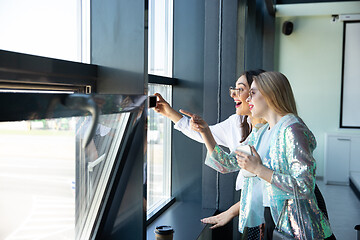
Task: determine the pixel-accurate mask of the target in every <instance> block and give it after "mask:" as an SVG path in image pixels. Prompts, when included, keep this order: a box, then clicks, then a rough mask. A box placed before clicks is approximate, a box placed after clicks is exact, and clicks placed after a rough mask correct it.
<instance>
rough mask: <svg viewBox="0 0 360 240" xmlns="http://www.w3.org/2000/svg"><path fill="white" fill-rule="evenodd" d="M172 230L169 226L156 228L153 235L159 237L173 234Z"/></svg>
mask: <svg viewBox="0 0 360 240" xmlns="http://www.w3.org/2000/svg"><path fill="white" fill-rule="evenodd" d="M173 232H174V229H172V227H171V226H165V225H163V226H157V227H156V228H155V233H157V234H160V235H165V234H169V233H173Z"/></svg>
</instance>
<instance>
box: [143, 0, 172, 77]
mask: <svg viewBox="0 0 360 240" xmlns="http://www.w3.org/2000/svg"><path fill="white" fill-rule="evenodd" d="M148 21H149V24H148V25H149V39H148V45H149V61H148V63H149V64H148V66H149V74H153V75H160V76H164V77H172V62H173V61H172V58H173V54H172V53H173V44H172V43H173V1H172V0H149V20H148Z"/></svg>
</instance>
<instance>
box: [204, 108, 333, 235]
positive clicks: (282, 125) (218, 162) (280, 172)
mask: <svg viewBox="0 0 360 240" xmlns="http://www.w3.org/2000/svg"><path fill="white" fill-rule="evenodd" d="M268 127H269V126H268V124H265V125H264V126H263V127H262V128H261V129H260V130H259V131H257V132H253V133H251V134H250V136H249V145H253V146H255V148H256V149H258V148H259V144H261V137H262V135H263V133H264V132H265V130H266V129H267V128H268ZM273 131H274V133H273V136H272V138H271V140H270V147H269V151H268V153H267V154H266V157H264V158H263V159H262V161H263V164H264V165H265V166H266V167H268V168H270V169H272V170H273V171H274V173H273V176H272V180H271V183H268V182H265V184H264V186H265V188H266V190H267V192H268V195H269V197H270V210H271V215H272V217H273V220H274V222H275V223H277V222H278V220H279V215H280V213H281V211H282V209H283V207H284V206H285V207H284V214H283V216H282V217H281V219H280V221H279V227H280V229H281V230H282V231H284V232H286V233H288V234H290V235H292V236H294V237H295V238H296V239H300V235H301V232H300V229H304V232H305V234H306V236H307V239H325V238H327V237H330V236H331V234H332V231H331V228H330V224H329V221H328V220H327V218H326V217H325V215H324V214H323V213H322V212H321V211H320V209H319V208H318V206H317V202H316V198H315V194H314V188H315V170H316V161H315V159H314V158H313V151H314V149H315V147H316V140H315V137H314V135H313V134H312V132H311V131H310V130H309V129H308V128H307V126H306V125H305V123H304V122H303V121H302V120H301V119H300V118H299V117H296V116H295V115H293V114H288V115H286V116H284V117H282V118H281V119H280V121H279V122H278V123H277V124H276V125H275V126H274V129H273ZM206 164H207V165H209V166H212V167H213V168H219V169H227V168H230V169H235V168H239V167H238V166H237V162H236V158H234V155H232V154H230V155H224V151H222V149H221V148H220V147H218V146H216V147H215V150H214V151H213V153H212V154H211V156H210V155H208V157H207V159H206ZM257 181H259V180H258V178H257V177H252V178H247V179H246V181H245V184H244V188H243V191H242V194H241V199H240V212H239V231H240V232H242V230H243V229H244V227H245V226H247V221H248V217H249V216H250V215H251V212H254V211H256V212H257V211H263V208H261V209H260V210H258V209H254V206H253V200H252V197H253V193H252V189H253V185H254V183H255V182H257ZM295 184H296V186H297V187H296V189H297V192H298V198H299V204H300V208H299V209H297V207H296V204H295V201H294V186H295ZM298 210H300V214H299V211H298ZM298 217H301V218H302V219H303V223H304V228H301V227H300V226H299V225H298V224H299V221H298Z"/></svg>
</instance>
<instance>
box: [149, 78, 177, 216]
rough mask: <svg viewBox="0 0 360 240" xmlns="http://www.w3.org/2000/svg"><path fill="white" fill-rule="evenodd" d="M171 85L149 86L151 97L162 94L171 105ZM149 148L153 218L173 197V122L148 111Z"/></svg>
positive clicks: (150, 210) (150, 204) (150, 195)
mask: <svg viewBox="0 0 360 240" xmlns="http://www.w3.org/2000/svg"><path fill="white" fill-rule="evenodd" d="M171 91H172V88H171V86H169V85H160V84H149V95H153V94H154V93H160V94H161V95H162V96H163V97H164V98H165V99H166V100H167V101H168V102H170V103H171ZM148 116H149V118H148V132H147V140H148V148H147V166H148V167H147V179H148V181H147V215H148V218H149V217H151V216H152V215H153V214H154V213H155V212H156V210H157V209H158V207H159V206H161V205H162V204H164V202H166V201H167V200H169V198H170V197H171V192H170V190H171V181H170V179H171V122H170V120H169V119H168V118H165V117H163V116H162V115H161V114H158V113H156V112H155V111H154V110H153V109H149V110H148Z"/></svg>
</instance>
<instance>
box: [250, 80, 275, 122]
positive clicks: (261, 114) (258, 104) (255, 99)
mask: <svg viewBox="0 0 360 240" xmlns="http://www.w3.org/2000/svg"><path fill="white" fill-rule="evenodd" d="M246 101H247V102H248V104H249V109H250V111H251V114H252V116H253V117H254V118H264V119H266V117H267V113H268V112H269V111H270V107H269V105H268V103H267V102H266V99H265V97H264V96H263V95H262V94H261V92H260V91H259V89H258V87H257V85H256V82H255V81H253V83H252V84H251V89H250V95H249V97H248V98H247V99H246Z"/></svg>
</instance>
